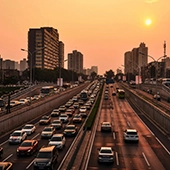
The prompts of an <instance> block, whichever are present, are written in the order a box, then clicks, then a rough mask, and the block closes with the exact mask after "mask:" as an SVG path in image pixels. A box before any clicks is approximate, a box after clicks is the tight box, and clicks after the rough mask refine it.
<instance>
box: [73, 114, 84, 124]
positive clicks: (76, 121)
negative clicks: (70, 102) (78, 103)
mask: <svg viewBox="0 0 170 170" xmlns="http://www.w3.org/2000/svg"><path fill="white" fill-rule="evenodd" d="M73 122H74V123H81V122H82V117H81V115H80V114H76V115H74V117H73Z"/></svg>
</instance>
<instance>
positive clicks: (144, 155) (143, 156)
mask: <svg viewBox="0 0 170 170" xmlns="http://www.w3.org/2000/svg"><path fill="white" fill-rule="evenodd" d="M142 155H143V157H144V159H145V161H146V163H147V165H148V166H150V164H149V161H148V159H147V158H146V156H145V154H144V152H142Z"/></svg>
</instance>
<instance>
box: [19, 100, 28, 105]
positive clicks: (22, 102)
mask: <svg viewBox="0 0 170 170" xmlns="http://www.w3.org/2000/svg"><path fill="white" fill-rule="evenodd" d="M19 102H20V104H27V103H28V100H27V99H20V100H19Z"/></svg>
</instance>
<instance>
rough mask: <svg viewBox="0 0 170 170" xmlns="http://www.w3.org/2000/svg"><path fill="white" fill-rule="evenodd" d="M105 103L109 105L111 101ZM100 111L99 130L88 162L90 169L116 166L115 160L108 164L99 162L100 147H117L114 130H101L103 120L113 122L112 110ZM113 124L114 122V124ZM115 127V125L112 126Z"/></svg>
mask: <svg viewBox="0 0 170 170" xmlns="http://www.w3.org/2000/svg"><path fill="white" fill-rule="evenodd" d="M103 104H104V105H109V104H110V102H109V101H108V102H103ZM99 112H100V119H99V123H98V126H97V131H96V134H95V139H94V143H93V147H92V151H91V155H90V159H89V163H88V169H89V170H90V169H99V170H104V169H106V168H107V169H112V168H114V167H116V164H115V162H114V163H106V164H101V163H100V164H99V163H98V151H99V149H100V147H102V146H109V147H112V148H114V149H115V146H114V139H113V132H112V131H111V132H101V123H102V122H103V121H109V122H112V116H111V112H112V110H110V109H102V110H101V111H99ZM112 125H113V124H112ZM112 129H113V127H112Z"/></svg>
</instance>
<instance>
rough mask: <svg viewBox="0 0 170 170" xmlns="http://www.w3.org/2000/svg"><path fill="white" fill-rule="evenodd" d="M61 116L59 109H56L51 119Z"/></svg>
mask: <svg viewBox="0 0 170 170" xmlns="http://www.w3.org/2000/svg"><path fill="white" fill-rule="evenodd" d="M59 115H60V111H59V109H54V110H53V111H52V112H51V117H57V116H59Z"/></svg>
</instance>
